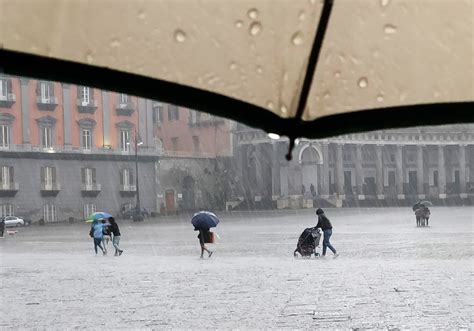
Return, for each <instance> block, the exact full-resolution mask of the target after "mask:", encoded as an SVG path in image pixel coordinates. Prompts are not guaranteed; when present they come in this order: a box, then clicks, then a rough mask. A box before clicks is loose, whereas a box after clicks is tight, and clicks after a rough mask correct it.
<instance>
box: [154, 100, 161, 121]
mask: <svg viewBox="0 0 474 331" xmlns="http://www.w3.org/2000/svg"><path fill="white" fill-rule="evenodd" d="M153 123H155V124H159V123H163V105H162V104H161V103H155V104H154V105H153Z"/></svg>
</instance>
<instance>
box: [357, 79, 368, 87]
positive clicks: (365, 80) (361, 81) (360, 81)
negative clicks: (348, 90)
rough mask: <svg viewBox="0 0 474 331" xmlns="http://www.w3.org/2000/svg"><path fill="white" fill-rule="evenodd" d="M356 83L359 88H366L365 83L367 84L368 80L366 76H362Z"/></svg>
mask: <svg viewBox="0 0 474 331" xmlns="http://www.w3.org/2000/svg"><path fill="white" fill-rule="evenodd" d="M357 85H358V86H359V87H360V88H366V87H367V85H369V81H368V80H367V78H365V77H362V78H360V79H359V81H358V82H357Z"/></svg>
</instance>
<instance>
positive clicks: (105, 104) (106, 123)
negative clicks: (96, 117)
mask: <svg viewBox="0 0 474 331" xmlns="http://www.w3.org/2000/svg"><path fill="white" fill-rule="evenodd" d="M102 116H103V118H102V126H103V127H102V130H103V133H102V134H103V137H104V138H103V139H104V142H103V145H104V147H105V146H110V144H111V142H110V108H109V92H107V91H102Z"/></svg>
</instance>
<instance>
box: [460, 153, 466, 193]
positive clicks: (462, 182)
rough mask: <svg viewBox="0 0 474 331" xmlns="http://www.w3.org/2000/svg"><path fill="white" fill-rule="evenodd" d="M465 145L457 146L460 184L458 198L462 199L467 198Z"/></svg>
mask: <svg viewBox="0 0 474 331" xmlns="http://www.w3.org/2000/svg"><path fill="white" fill-rule="evenodd" d="M466 182H467V178H466V145H460V146H459V183H460V196H461V198H463V199H466V198H467V191H466Z"/></svg>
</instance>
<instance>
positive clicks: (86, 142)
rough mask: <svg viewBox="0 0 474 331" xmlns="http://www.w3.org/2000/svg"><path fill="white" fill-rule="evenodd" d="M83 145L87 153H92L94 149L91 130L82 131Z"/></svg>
mask: <svg viewBox="0 0 474 331" xmlns="http://www.w3.org/2000/svg"><path fill="white" fill-rule="evenodd" d="M81 143H82V149H83V150H85V151H90V150H91V149H92V132H91V130H87V129H83V130H81Z"/></svg>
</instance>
